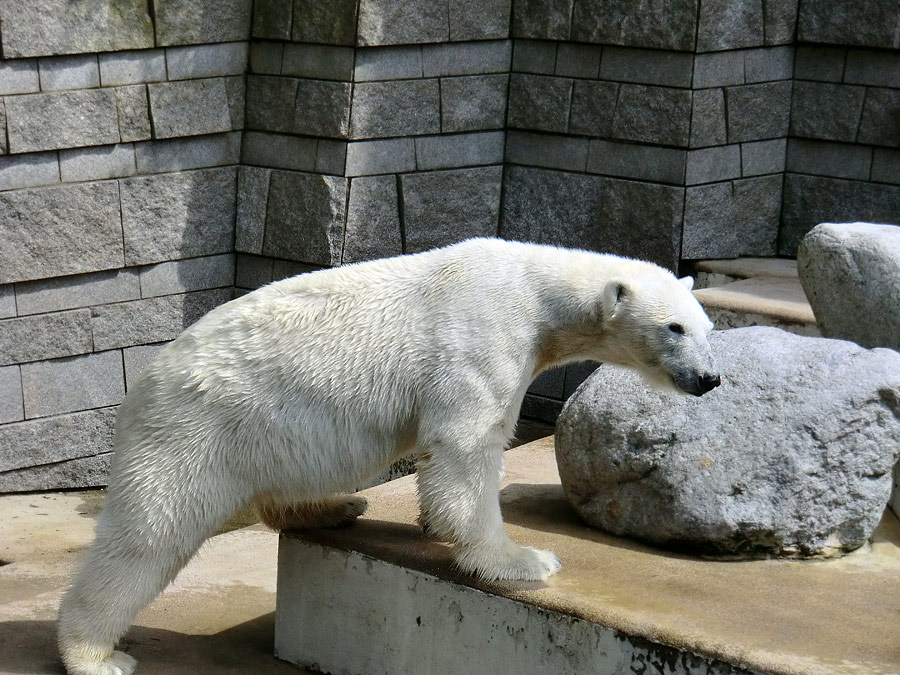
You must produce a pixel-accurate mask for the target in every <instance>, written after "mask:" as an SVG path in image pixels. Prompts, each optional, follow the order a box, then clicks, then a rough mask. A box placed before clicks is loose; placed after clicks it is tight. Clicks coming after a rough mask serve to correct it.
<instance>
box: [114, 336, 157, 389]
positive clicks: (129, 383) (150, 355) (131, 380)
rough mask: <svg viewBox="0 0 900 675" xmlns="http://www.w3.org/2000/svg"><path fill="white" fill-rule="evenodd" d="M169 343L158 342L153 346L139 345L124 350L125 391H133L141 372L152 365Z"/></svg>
mask: <svg viewBox="0 0 900 675" xmlns="http://www.w3.org/2000/svg"><path fill="white" fill-rule="evenodd" d="M167 344H168V343H167V342H158V343H156V344H151V345H138V346H137V347H126V348H125V349H123V350H122V360H123V362H124V363H125V389H126V390H128V389H131V388H132V387H133V386H134V385H135V383H136V382H137V380H138V377H139V376H140V374H141V371H143V370H144V368H146V367H147V366H148V365H150V364H151V363H152V362H153V360H154V359H155V358H156V357H157V356H159V353H160V352H161V351H162V350H163V348H164V347H165V346H166V345H167Z"/></svg>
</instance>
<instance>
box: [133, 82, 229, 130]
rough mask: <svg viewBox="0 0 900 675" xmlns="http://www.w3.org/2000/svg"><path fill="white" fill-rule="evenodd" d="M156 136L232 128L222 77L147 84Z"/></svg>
mask: <svg viewBox="0 0 900 675" xmlns="http://www.w3.org/2000/svg"><path fill="white" fill-rule="evenodd" d="M147 87H148V89H149V98H150V114H151V115H152V117H153V133H154V136H155V137H156V138H173V137H176V136H196V135H199V134H214V133H219V132H223V131H231V130H232V128H234V127H235V126H239V124H238V120H232V119H231V112H230V110H229V107H228V93H227V91H226V89H225V81H224V80H223V79H222V78H219V77H217V78H208V79H201V80H183V81H179V82H160V83H158V84H150V85H147Z"/></svg>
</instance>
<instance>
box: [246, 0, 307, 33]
mask: <svg viewBox="0 0 900 675" xmlns="http://www.w3.org/2000/svg"><path fill="white" fill-rule="evenodd" d="M292 9H293V0H254V3H253V25H252V26H251V35H252V36H253V37H255V38H265V39H268V40H290V39H291V18H292V17H291V12H292ZM301 20H302V17H301Z"/></svg>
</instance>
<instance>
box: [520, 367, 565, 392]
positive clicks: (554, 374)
mask: <svg viewBox="0 0 900 675" xmlns="http://www.w3.org/2000/svg"><path fill="white" fill-rule="evenodd" d="M565 379H566V369H565V368H564V367H561V368H551V369H550V370H545V371H544V372H543V373H541V374H540V375H538V376H537V378H536V379H535V380H534V381H533V382H532V383H531V385H530V386H529V387H528V393H530V394H536V395H538V396H545V397H547V398H555V399H562V397H563V389H564V387H565Z"/></svg>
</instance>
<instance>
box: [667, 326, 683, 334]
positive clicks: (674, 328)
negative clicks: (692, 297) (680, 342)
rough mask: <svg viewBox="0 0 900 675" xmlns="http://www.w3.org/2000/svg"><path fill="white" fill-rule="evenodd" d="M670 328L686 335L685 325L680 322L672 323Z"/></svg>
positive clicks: (676, 332)
mask: <svg viewBox="0 0 900 675" xmlns="http://www.w3.org/2000/svg"><path fill="white" fill-rule="evenodd" d="M669 330H670V331H672V332H673V333H675V334H676V335H684V326H682V325H681V324H680V323H670V324H669Z"/></svg>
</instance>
